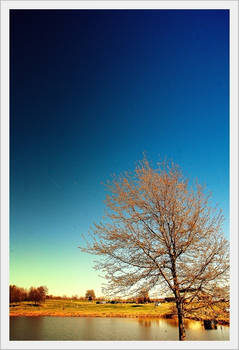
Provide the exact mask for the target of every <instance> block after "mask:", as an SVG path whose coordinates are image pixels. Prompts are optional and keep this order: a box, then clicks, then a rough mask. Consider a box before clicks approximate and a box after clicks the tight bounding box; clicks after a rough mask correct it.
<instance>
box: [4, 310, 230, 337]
mask: <svg viewBox="0 0 239 350" xmlns="http://www.w3.org/2000/svg"><path fill="white" fill-rule="evenodd" d="M185 328H186V336H187V340H229V327H227V326H221V325H218V326H217V329H212V330H205V329H204V326H203V324H202V323H201V322H199V321H193V320H185ZM10 340H178V328H177V321H176V320H174V319H152V318H97V317H16V316H13V317H10Z"/></svg>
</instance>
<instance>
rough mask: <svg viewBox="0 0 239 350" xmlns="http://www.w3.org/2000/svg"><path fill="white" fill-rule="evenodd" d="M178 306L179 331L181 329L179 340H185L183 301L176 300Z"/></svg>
mask: <svg viewBox="0 0 239 350" xmlns="http://www.w3.org/2000/svg"><path fill="white" fill-rule="evenodd" d="M176 307H177V310H178V331H179V340H185V339H186V333H185V328H184V322H183V308H182V303H181V301H177V300H176Z"/></svg>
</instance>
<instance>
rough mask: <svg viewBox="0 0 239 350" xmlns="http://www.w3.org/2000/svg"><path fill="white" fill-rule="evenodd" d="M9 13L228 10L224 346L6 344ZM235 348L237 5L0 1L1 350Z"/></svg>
mask: <svg viewBox="0 0 239 350" xmlns="http://www.w3.org/2000/svg"><path fill="white" fill-rule="evenodd" d="M11 9H35V10H37V9H228V10H229V11H230V247H231V250H230V253H231V268H230V284H231V316H230V320H231V321H230V340H229V341H203V342H202V341H186V342H179V341H167V342H165V341H150V342H149V341H49V342H48V341H10V340H9V303H8V300H9V295H8V293H9V292H8V289H9V288H8V286H9V13H10V10H11ZM149 347H150V349H158V348H163V349H175V348H177V349H209V348H210V349H238V1H237V0H234V1H217V0H214V1H207V0H206V1H205V0H204V1H203V0H201V1H181V0H180V1H171V0H168V1H164V0H162V1H161V0H156V1H155V0H154V1H127V0H121V1H112V0H110V1H100V0H98V1H91V0H90V1H89V0H88V1H1V348H2V349H79V348H80V349H129V348H130V349H149Z"/></svg>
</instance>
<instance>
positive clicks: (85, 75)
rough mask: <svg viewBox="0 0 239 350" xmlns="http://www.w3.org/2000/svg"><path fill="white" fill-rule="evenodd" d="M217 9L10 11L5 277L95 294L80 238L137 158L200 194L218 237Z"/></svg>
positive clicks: (225, 77) (224, 134) (224, 40)
mask: <svg viewBox="0 0 239 350" xmlns="http://www.w3.org/2000/svg"><path fill="white" fill-rule="evenodd" d="M228 28H229V13H228V11H227V10H115V11H113V10H11V14H10V283H11V284H16V285H18V286H21V287H25V288H29V287H31V286H40V285H46V286H47V287H48V289H49V294H54V295H64V294H65V295H68V296H71V295H73V294H78V295H79V296H84V295H85V292H86V290H87V289H94V290H95V293H96V296H99V295H102V292H101V284H102V283H103V282H104V280H103V279H102V278H101V277H99V276H98V275H99V272H96V271H95V270H94V268H93V266H94V260H95V257H94V256H91V255H88V254H87V253H82V252H81V251H80V249H79V248H78V246H79V245H82V244H84V242H83V240H82V237H81V235H82V234H86V235H87V233H88V232H89V229H90V227H91V226H92V225H93V223H94V222H98V221H99V220H100V219H101V217H102V215H104V210H105V204H104V199H105V195H106V191H105V187H104V185H103V183H105V182H106V181H107V180H109V179H110V178H111V175H112V174H113V173H116V174H119V173H121V172H123V171H126V170H133V169H134V168H135V165H136V162H137V161H138V160H140V159H142V157H143V152H145V153H146V155H147V157H148V158H149V159H150V160H151V161H152V162H153V163H156V162H157V161H159V160H160V159H164V158H165V157H166V158H168V159H171V160H173V161H174V162H175V163H177V164H179V165H180V167H181V168H182V171H183V173H184V174H185V175H186V176H187V177H188V178H189V179H190V180H194V179H195V178H197V179H198V181H199V183H201V184H204V185H206V186H207V188H208V189H209V190H210V191H211V192H212V196H213V202H212V203H213V205H214V204H216V203H217V204H218V206H219V207H220V208H222V210H223V213H224V216H225V223H224V227H223V229H224V233H225V236H226V237H227V238H228V237H229V29H228Z"/></svg>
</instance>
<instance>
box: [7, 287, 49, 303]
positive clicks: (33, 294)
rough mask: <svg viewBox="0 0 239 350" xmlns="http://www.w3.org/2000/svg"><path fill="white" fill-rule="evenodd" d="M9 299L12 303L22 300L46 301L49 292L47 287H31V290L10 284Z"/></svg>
mask: <svg viewBox="0 0 239 350" xmlns="http://www.w3.org/2000/svg"><path fill="white" fill-rule="evenodd" d="M9 288H10V290H9V299H10V303H17V302H20V301H33V302H35V304H36V303H39V302H44V301H45V299H46V295H47V292H48V289H47V287H45V286H40V287H37V288H35V287H31V288H30V289H29V290H27V289H25V288H21V287H17V286H15V285H10V287H9Z"/></svg>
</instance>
